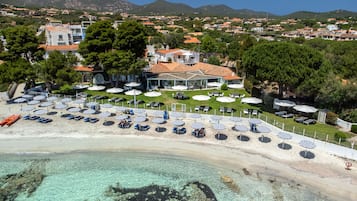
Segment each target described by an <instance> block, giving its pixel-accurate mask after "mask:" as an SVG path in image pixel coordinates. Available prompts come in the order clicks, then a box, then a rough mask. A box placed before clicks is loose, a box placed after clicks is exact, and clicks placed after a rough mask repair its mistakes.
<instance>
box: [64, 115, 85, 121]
mask: <svg viewBox="0 0 357 201" xmlns="http://www.w3.org/2000/svg"><path fill="white" fill-rule="evenodd" d="M61 117H62V118H65V119H68V120H76V121H80V120H82V119H84V116H81V115H72V114H63V115H61Z"/></svg>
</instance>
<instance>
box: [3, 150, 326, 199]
mask: <svg viewBox="0 0 357 201" xmlns="http://www.w3.org/2000/svg"><path fill="white" fill-rule="evenodd" d="M38 159H49V160H38ZM38 161H41V162H42V163H43V164H44V168H43V169H41V168H40V171H41V172H42V173H43V174H45V177H44V179H43V181H42V183H41V184H40V185H39V186H38V187H37V189H36V190H35V191H34V192H33V193H32V194H31V195H30V196H29V197H28V195H27V193H26V192H22V193H20V194H19V195H18V196H17V198H16V200H17V201H22V200H26V201H55V200H61V201H62V200H69V201H72V200H73V201H77V200H78V201H79V200H80V201H84V200H88V201H92V200H93V201H97V200H103V201H106V200H114V198H115V197H113V196H108V194H106V193H105V192H106V191H108V189H109V186H117V185H118V184H119V186H120V187H122V188H135V189H137V190H138V191H140V188H143V187H145V186H149V185H152V184H154V185H159V186H162V187H167V188H169V189H171V190H176V191H178V192H183V188H184V186H185V185H186V184H187V183H188V182H194V181H198V182H200V183H202V184H205V185H207V186H208V187H209V188H210V189H211V190H212V191H213V193H214V195H215V197H216V198H217V200H220V201H236V200H237V201H238V200H239V201H245V200H247V201H248V200H249V201H258V200H264V201H269V200H279V201H280V200H289V201H295V200H296V201H302V200H309V201H314V200H316V201H319V200H321V201H322V200H327V199H325V198H323V197H322V196H321V195H320V196H318V195H316V194H314V193H313V192H311V191H309V190H308V188H306V187H304V186H300V185H296V184H294V183H289V182H286V181H284V182H279V181H275V182H271V181H268V180H265V179H262V178H260V177H257V175H256V174H254V173H252V174H251V175H245V174H244V173H243V171H242V169H236V170H230V169H225V168H222V167H221V165H213V164H208V163H207V162H204V161H196V160H193V159H190V158H183V157H178V156H170V155H159V154H152V153H127V152H118V153H97V152H94V153H69V154H42V155H35V154H26V155H0V162H1V163H0V177H1V178H4V177H5V175H8V174H15V173H19V172H21V171H23V170H24V169H26V168H28V167H29V166H30V165H31V164H34V163H37V162H38ZM41 167H42V166H41ZM223 175H225V176H228V177H230V178H232V179H233V181H234V182H235V184H236V185H237V186H238V188H239V192H238V190H237V189H238V188H232V186H228V185H226V184H224V183H223V182H222V180H221V176H223ZM0 185H2V186H1V188H4V187H5V186H6V185H4V184H3V183H1V182H0ZM121 200H125V199H121Z"/></svg>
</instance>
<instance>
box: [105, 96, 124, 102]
mask: <svg viewBox="0 0 357 201" xmlns="http://www.w3.org/2000/svg"><path fill="white" fill-rule="evenodd" d="M123 101H126V99H125V98H118V97H114V98H110V99H108V102H112V103H120V102H123Z"/></svg>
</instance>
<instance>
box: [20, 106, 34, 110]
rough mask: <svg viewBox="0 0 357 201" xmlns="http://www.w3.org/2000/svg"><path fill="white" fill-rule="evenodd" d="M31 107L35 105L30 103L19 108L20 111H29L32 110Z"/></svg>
mask: <svg viewBox="0 0 357 201" xmlns="http://www.w3.org/2000/svg"><path fill="white" fill-rule="evenodd" d="M33 109H35V107H34V106H32V105H28V106H25V107H22V108H21V110H22V111H25V112H28V111H31V110H33Z"/></svg>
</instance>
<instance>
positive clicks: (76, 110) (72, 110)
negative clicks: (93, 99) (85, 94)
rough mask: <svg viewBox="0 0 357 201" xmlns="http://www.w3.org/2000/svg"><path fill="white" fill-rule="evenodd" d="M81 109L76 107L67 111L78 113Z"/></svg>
mask: <svg viewBox="0 0 357 201" xmlns="http://www.w3.org/2000/svg"><path fill="white" fill-rule="evenodd" d="M80 110H81V109H80V108H78V107H72V108H69V109H68V110H67V111H68V112H79V111H80Z"/></svg>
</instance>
